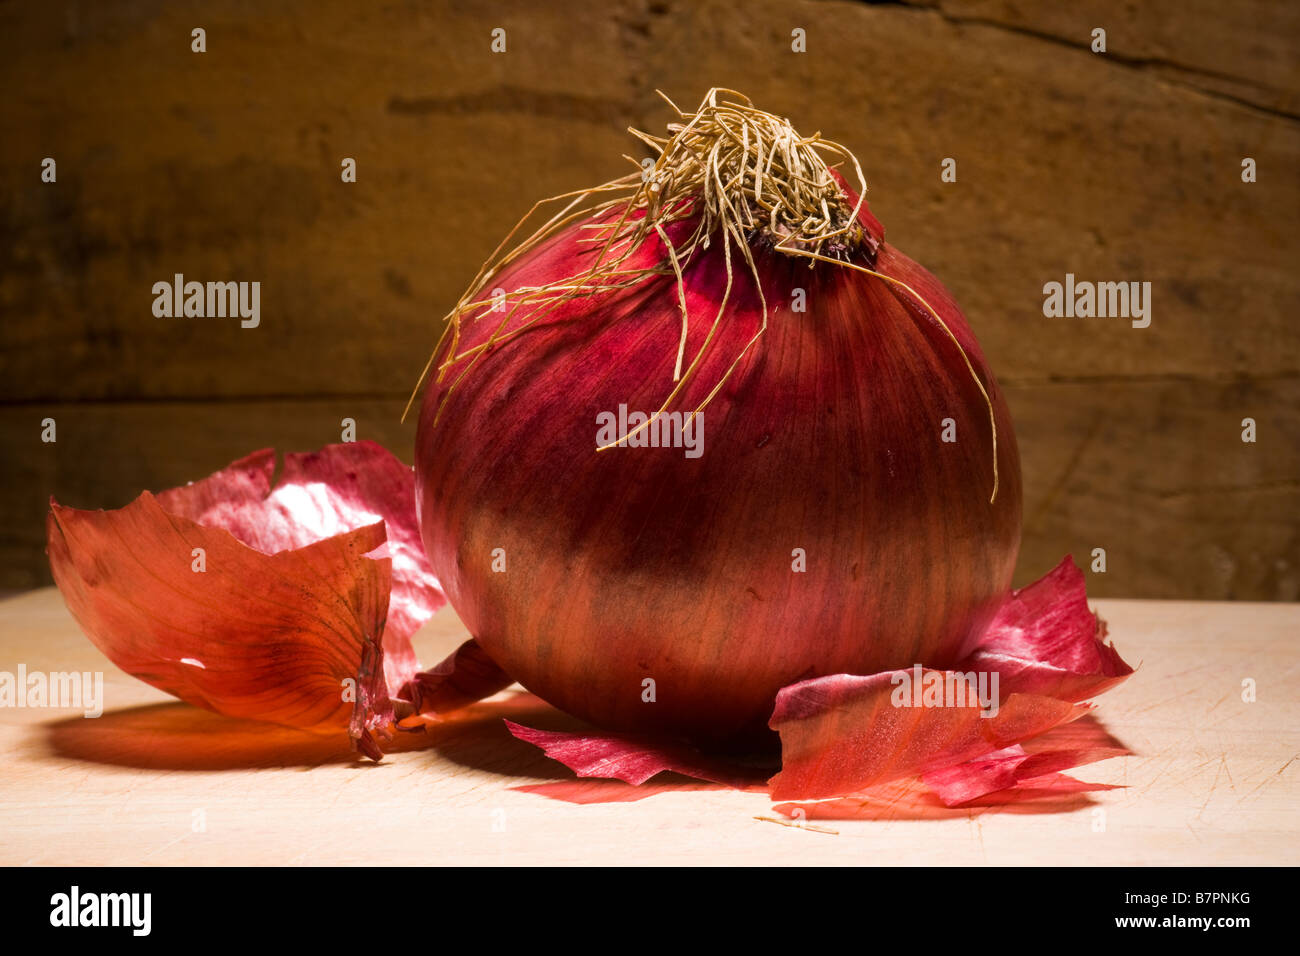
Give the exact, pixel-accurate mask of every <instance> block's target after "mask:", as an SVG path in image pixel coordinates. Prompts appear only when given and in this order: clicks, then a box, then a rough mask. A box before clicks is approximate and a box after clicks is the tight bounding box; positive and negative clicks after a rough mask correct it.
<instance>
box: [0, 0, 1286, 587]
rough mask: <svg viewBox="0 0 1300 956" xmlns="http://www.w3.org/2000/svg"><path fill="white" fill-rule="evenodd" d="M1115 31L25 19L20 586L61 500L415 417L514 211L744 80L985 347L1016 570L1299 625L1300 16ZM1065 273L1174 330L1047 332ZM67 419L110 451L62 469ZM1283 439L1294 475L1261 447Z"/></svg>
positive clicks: (140, 8) (17, 24)
mask: <svg viewBox="0 0 1300 956" xmlns="http://www.w3.org/2000/svg"><path fill="white" fill-rule="evenodd" d="M1112 6H1113V5H1106V4H1101V3H1093V2H1091V0H1090V2H1087V3H1083V4H1076V5H1071V6H1070V7H1069V8H1068V9H1067V8H1064V7H1062V8H1059V9H1058V8H1057V7H1055V6H1053V5H1050V4H1046V5H1045V4H1034V5H1024V4H1012V3H1007V2H1004V0H942V2H935V3H917V4H884V5H874V4H858V3H847V2H839V0H836V2H804V3H795V4H784V3H777V2H775V0H760V2H754V3H747V4H745V5H744V9H743V12H742V13H738V12H737V8H736V7H735V5H734V4H730V3H727V4H723V3H720V2H719V3H699V4H694V3H693V4H685V3H680V2H671V0H670V2H654V3H645V2H641V0H615V2H605V0H583V2H581V3H578V4H576V5H575V4H565V5H562V6H561V5H551V4H537V3H515V4H509V3H507V4H504V5H497V6H494V7H493V8H491V9H489V10H476V9H473V8H471V7H468V6H466V5H463V4H438V5H433V6H431V7H429V8H427V9H426V8H419V7H416V8H412V7H410V6H409V5H405V4H373V5H370V6H369V7H368V8H367V10H366V12H365V14H364V16H363V15H359V14H358V12H357V10H356V7H355V4H351V3H346V2H342V0H328V2H322V3H318V4H314V5H313V6H312V8H311V10H310V11H308V10H305V9H304V10H298V11H294V10H288V9H275V10H268V9H266V8H265V7H264V5H261V4H258V3H255V2H252V0H219V2H213V3H209V4H205V5H204V7H203V9H202V11H201V12H200V11H193V10H190V9H188V8H185V7H179V8H178V7H172V6H167V5H159V4H156V3H152V2H146V0H129V2H124V3H119V4H112V5H110V6H105V5H84V4H78V3H74V2H72V0H52V2H50V3H45V4H40V5H32V4H10V5H5V6H4V7H3V9H0V37H2V38H3V40H2V41H0V42H2V43H3V48H4V56H0V83H3V84H4V87H5V88H6V89H9V90H11V91H13V95H12V96H11V97H10V98H9V100H7V101H6V105H5V107H4V109H3V110H0V184H3V185H2V186H0V189H3V198H4V202H3V203H0V343H2V347H0V456H2V457H3V460H4V461H5V464H6V467H5V468H4V469H3V470H2V471H0V585H7V586H13V587H26V586H31V585H33V584H38V583H41V582H43V581H46V580H48V578H47V577H45V570H44V559H43V555H42V553H41V544H40V540H39V535H38V534H36V533H35V531H34V529H37V528H38V527H39V523H40V516H41V514H42V513H43V510H44V502H45V499H46V497H47V496H48V495H49V494H50V493H55V494H59V495H60V496H63V495H75V496H77V497H78V498H79V499H80V501H79V503H82V504H86V505H92V506H93V505H96V504H103V505H111V504H115V503H120V502H122V501H124V500H126V499H128V498H129V497H131V496H133V495H134V494H135V493H137V492H138V491H139V490H140V489H141V488H144V487H160V486H165V485H169V484H174V483H176V482H179V481H183V480H186V479H189V478H193V477H197V476H200V475H202V474H205V473H207V472H208V471H210V470H211V469H212V468H215V467H217V466H219V465H220V464H223V463H224V462H226V461H229V460H230V459H231V458H234V457H236V456H237V455H239V454H243V453H245V452H247V451H250V450H252V449H253V448H255V447H259V446H262V445H266V444H276V445H280V446H282V447H294V448H307V447H316V446H317V445H319V444H321V443H323V442H324V441H328V440H332V438H333V436H334V435H335V434H337V429H336V428H335V426H334V425H333V424H331V422H332V421H336V420H337V418H336V416H338V417H341V415H340V410H342V409H348V408H355V407H362V408H366V409H372V408H377V407H379V406H383V407H384V408H385V409H387V408H389V407H391V406H392V405H394V404H396V403H399V402H400V401H401V400H404V398H405V395H406V391H407V389H408V388H409V386H410V385H411V384H412V383H413V382H414V380H415V378H416V375H417V373H418V371H419V369H420V367H421V365H422V364H423V361H424V359H425V357H426V354H427V349H428V348H429V347H430V345H431V343H432V342H433V340H434V339H435V337H436V334H437V331H438V330H437V319H438V316H440V315H442V314H443V313H444V312H445V310H446V309H447V307H448V306H449V305H450V304H451V303H452V302H453V301H454V300H455V298H456V296H457V295H458V294H459V292H460V291H461V289H462V287H463V285H464V284H465V283H466V282H467V281H468V279H469V278H470V277H471V276H472V274H473V272H474V270H475V269H476V267H477V266H478V264H479V263H480V262H481V261H482V259H483V258H484V257H485V255H486V254H487V253H488V252H489V251H490V250H491V249H492V248H493V247H494V246H495V244H496V242H497V241H498V240H499V239H500V237H501V236H502V235H503V233H504V232H505V231H506V230H507V229H508V228H509V227H510V225H512V224H513V222H514V221H515V219H516V218H517V217H518V216H519V215H520V214H521V213H522V212H523V211H524V210H526V209H527V208H528V206H529V205H531V203H532V202H533V201H534V200H536V199H538V198H540V197H542V196H546V195H552V194H555V193H558V192H561V191H564V190H567V189H572V188H576V187H579V186H585V185H589V184H591V183H593V182H596V181H600V180H603V179H606V178H608V177H610V176H613V175H616V174H619V173H621V172H623V171H624V170H625V169H626V168H627V162H626V160H624V159H623V158H622V157H621V154H622V153H624V152H628V151H629V150H631V151H632V152H633V153H634V154H635V155H639V153H637V152H636V145H635V141H633V140H632V139H631V138H630V137H629V136H628V135H627V134H626V132H625V127H626V126H628V125H635V126H638V127H641V128H647V129H661V128H662V125H663V123H664V122H665V121H666V119H667V112H666V110H665V108H664V106H663V104H662V103H661V102H660V101H659V99H658V98H657V97H656V95H655V94H654V89H655V88H661V89H663V90H665V91H666V92H668V93H669V94H670V95H672V96H673V97H674V98H677V99H679V100H681V101H685V102H691V101H693V100H695V99H696V98H697V97H698V96H699V95H700V94H701V93H702V92H703V91H704V90H705V89H706V88H707V87H709V86H710V85H715V84H718V85H729V86H735V87H739V88H741V89H743V90H744V91H746V92H747V93H748V94H749V95H751V96H752V97H753V98H754V99H755V101H756V102H758V103H759V104H760V105H762V106H764V107H765V108H768V109H771V110H773V111H776V112H779V113H782V114H784V115H788V116H790V117H791V119H792V120H793V121H794V122H795V123H796V125H797V126H799V127H800V128H803V129H807V130H815V129H820V130H822V131H823V132H824V133H826V134H827V135H828V136H831V137H833V138H835V139H838V140H840V141H842V142H844V143H845V144H846V145H847V146H848V147H850V148H851V149H852V150H854V151H855V152H856V153H857V155H858V156H859V157H860V158H861V160H862V162H863V165H864V169H865V172H866V175H867V180H868V183H869V185H870V193H869V198H870V201H871V203H872V207H873V209H874V211H875V212H876V214H877V215H878V216H879V218H880V219H881V220H882V221H883V222H884V223H885V224H886V226H887V229H888V238H889V240H890V241H892V242H895V243H897V244H898V246H899V247H900V248H901V249H903V250H904V251H905V252H907V253H908V254H909V255H911V256H912V257H914V258H915V259H917V260H918V261H919V262H921V263H922V264H924V265H925V266H926V267H927V268H928V269H930V270H931V271H932V272H934V273H935V274H936V275H937V276H939V277H940V279H942V280H943V281H944V282H945V283H946V284H947V285H948V287H949V288H950V289H951V290H952V291H953V293H954V295H955V297H956V298H957V300H958V301H959V302H960V303H961V304H962V306H963V308H964V310H965V311H966V313H967V314H968V316H969V317H970V319H971V323H972V325H973V327H974V328H975V330H976V333H977V334H978V336H979V338H980V341H981V343H982V344H983V346H984V349H985V351H986V353H987V354H988V356H989V359H990V363H991V364H992V366H993V368H994V370H995V371H996V372H997V374H998V376H999V378H1000V380H1001V381H1002V382H1003V384H1004V386H1005V387H1006V389H1007V392H1008V396H1009V399H1010V401H1011V402H1012V411H1013V414H1014V416H1015V418H1016V421H1017V423H1018V426H1019V427H1020V428H1022V429H1023V433H1022V435H1021V442H1020V445H1021V451H1022V454H1023V455H1024V457H1025V461H1026V466H1025V467H1026V493H1027V496H1028V498H1027V500H1030V499H1033V500H1034V501H1035V502H1036V504H1035V507H1037V508H1038V510H1037V511H1027V512H1026V521H1027V530H1026V539H1025V548H1024V553H1025V558H1024V559H1023V561H1022V566H1021V567H1022V571H1021V574H1020V576H1019V578H1018V580H1021V581H1023V580H1026V579H1027V578H1029V577H1033V576H1037V574H1039V573H1041V571H1042V570H1043V569H1044V568H1046V567H1049V566H1050V565H1051V564H1053V563H1054V562H1055V560H1056V558H1057V557H1059V555H1060V553H1061V552H1064V551H1066V550H1077V549H1079V548H1082V547H1084V546H1106V545H1105V544H1104V542H1114V541H1117V540H1119V541H1121V544H1120V545H1119V547H1120V549H1121V550H1128V551H1130V553H1131V554H1130V557H1129V559H1128V560H1121V561H1120V562H1119V563H1118V568H1119V570H1116V565H1112V570H1111V571H1110V572H1109V576H1108V577H1106V578H1105V579H1104V580H1100V581H1098V582H1097V583H1096V585H1095V588H1094V590H1095V591H1096V593H1098V594H1103V595H1106V594H1113V595H1128V596H1161V597H1184V598H1193V597H1195V598H1215V599H1219V598H1239V599H1258V600H1295V599H1296V598H1297V596H1298V593H1300V584H1298V583H1297V573H1298V572H1297V570H1296V569H1297V567H1298V566H1300V550H1298V547H1300V546H1298V545H1297V540H1298V539H1300V518H1298V517H1297V515H1300V508H1298V507H1296V505H1297V499H1296V494H1297V491H1296V489H1297V483H1300V464H1298V463H1297V452H1296V443H1295V441H1294V436H1295V434H1296V430H1297V427H1300V426H1298V425H1297V422H1300V401H1298V400H1297V393H1296V390H1295V383H1296V381H1297V380H1298V377H1300V336H1297V335H1296V334H1295V331H1294V328H1293V325H1294V323H1293V316H1294V315H1295V313H1296V311H1297V308H1298V307H1300V272H1297V270H1296V269H1295V262H1296V254H1297V238H1296V233H1295V230H1294V228H1293V223H1294V222H1295V221H1297V219H1298V218H1300V180H1298V179H1297V178H1296V177H1295V176H1294V175H1292V174H1291V172H1292V171H1293V170H1294V169H1295V168H1296V166H1297V163H1298V162H1300V120H1298V119H1297V114H1298V113H1300V107H1297V103H1296V94H1297V90H1298V89H1300V74H1298V73H1297V71H1296V69H1295V64H1294V56H1293V55H1292V51H1293V48H1294V44H1295V39H1296V36H1297V31H1298V30H1300V25H1298V23H1297V21H1298V19H1300V12H1298V11H1300V8H1297V7H1296V6H1295V5H1294V4H1271V3H1262V2H1250V3H1247V4H1245V5H1241V4H1232V5H1224V4H1217V3H1211V2H1208V0H1197V2H1195V3H1174V2H1172V0H1166V2H1159V3H1152V4H1142V5H1134V6H1131V7H1123V8H1116V9H1112ZM200 21H202V22H201V23H200ZM196 25H202V26H204V27H205V28H206V29H207V31H208V52H207V53H205V54H194V53H191V52H190V49H189V38H190V30H191V29H192V28H193V27H194V26H196ZM496 26H504V27H505V28H506V29H507V30H508V37H509V45H508V52H507V53H505V54H503V55H494V54H492V53H491V52H490V50H489V46H488V43H489V31H490V30H491V29H492V28H493V27H496ZM1094 26H1102V27H1104V28H1106V29H1107V31H1108V42H1109V51H1110V52H1109V53H1108V54H1106V55H1099V54H1094V53H1092V52H1091V51H1090V50H1089V49H1088V41H1089V31H1090V30H1091V29H1092V28H1093V27H1094ZM794 27H800V28H802V29H804V30H806V31H807V36H808V52H807V53H806V54H794V53H792V52H790V31H791V29H792V28H794ZM756 64H762V68H761V69H756V68H755V65H756ZM46 156H52V157H55V158H56V159H57V160H58V164H59V166H58V170H59V178H58V182H57V183H55V184H44V183H41V182H40V179H39V174H40V162H41V160H42V159H43V158H44V157H46ZM344 156H352V157H355V158H356V159H357V161H358V181H357V182H356V183H355V184H349V185H345V184H343V183H342V182H340V179H339V163H340V160H341V159H342V158H343V157H344ZM1246 156H1250V157H1253V158H1254V159H1255V160H1256V161H1257V163H1258V168H1259V177H1258V182H1256V183H1253V184H1245V183H1242V182H1241V179H1240V169H1241V161H1242V158H1243V157H1246ZM944 157H953V158H955V159H956V160H957V164H958V167H957V168H958V179H957V182H956V183H946V184H945V183H942V182H940V179H939V163H940V161H941V160H942V159H943V158H944ZM177 272H180V273H183V274H185V275H187V276H189V277H191V278H197V279H200V280H226V279H230V280H246V281H253V280H256V281H260V282H261V283H262V309H263V316H262V324H261V325H260V326H259V327H258V328H256V329H240V328H238V325H237V323H235V322H233V321H230V320H220V319H158V318H155V317H154V316H153V315H152V312H151V304H152V292H151V289H152V285H153V283H154V282H156V281H160V280H164V279H169V278H170V277H171V276H173V275H174V274H175V273H177ZM1067 272H1071V273H1074V274H1075V275H1077V276H1079V277H1080V278H1086V279H1094V280H1143V281H1150V282H1151V283H1152V290H1153V291H1152V295H1153V300H1152V323H1151V326H1150V327H1149V328H1146V329H1133V328H1131V327H1130V326H1129V324H1128V323H1127V322H1126V321H1124V320H1121V319H1048V318H1045V317H1044V316H1043V315H1042V299H1043V294H1042V287H1043V284H1044V283H1046V282H1049V281H1059V280H1061V279H1063V277H1064V275H1065V273H1067ZM88 403H106V404H104V405H102V407H100V408H98V409H96V410H94V411H91V410H90V408H91V406H90V405H89V404H88ZM46 415H55V416H56V417H58V418H59V419H60V421H61V422H62V421H64V420H67V421H70V422H75V421H77V420H78V419H79V418H80V417H83V416H84V419H85V421H88V422H93V423H94V427H96V428H98V429H99V430H100V431H101V435H100V437H98V438H91V437H88V436H87V434H86V432H85V431H80V432H79V431H78V429H77V428H76V427H74V428H72V429H70V430H69V431H65V432H63V434H64V435H65V436H66V437H64V438H62V439H61V441H64V442H69V443H72V444H70V445H64V446H60V448H58V449H57V450H55V449H48V448H39V447H37V448H34V447H33V446H32V444H31V439H32V435H33V434H38V432H37V433H34V432H33V431H32V430H31V429H32V427H33V426H32V424H31V423H32V421H33V420H34V421H36V422H39V421H40V419H41V418H43V417H45V416H46ZM1247 416H1251V417H1255V418H1256V419H1258V420H1260V421H1261V422H1264V421H1267V422H1269V426H1268V427H1264V426H1261V438H1260V444H1259V445H1258V446H1253V448H1254V449H1257V450H1258V452H1260V453H1259V454H1254V455H1251V454H1249V453H1247V454H1241V452H1242V451H1243V449H1241V448H1238V447H1237V446H1236V445H1233V444H1232V429H1231V428H1230V427H1229V425H1230V424H1231V422H1232V421H1236V422H1240V420H1241V418H1243V417H1247ZM155 419H156V420H155ZM390 421H391V420H390ZM158 422H161V423H162V424H158ZM182 423H188V425H184V424H182ZM272 423H273V424H272ZM373 427H374V430H373V431H371V432H370V433H369V434H370V437H376V438H379V439H380V440H390V439H391V440H393V441H395V442H397V444H398V448H399V450H401V449H404V448H405V447H407V445H408V444H409V439H408V437H407V433H405V432H402V431H400V430H399V429H398V428H397V427H396V426H394V425H391V424H388V423H385V424H384V425H382V426H380V425H375V426H373ZM1090 435H1091V436H1092V437H1091V438H1089V437H1088V436H1090ZM77 443H80V444H77ZM1238 444H1239V443H1238ZM1247 450H1253V449H1252V446H1247ZM403 454H405V452H403ZM106 456H107V457H106ZM109 459H112V460H109ZM1162 496H1163V497H1162ZM1094 541H1102V542H1103V545H1093V544H1092V542H1094ZM1110 546H1111V547H1113V546H1114V545H1110Z"/></svg>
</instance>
